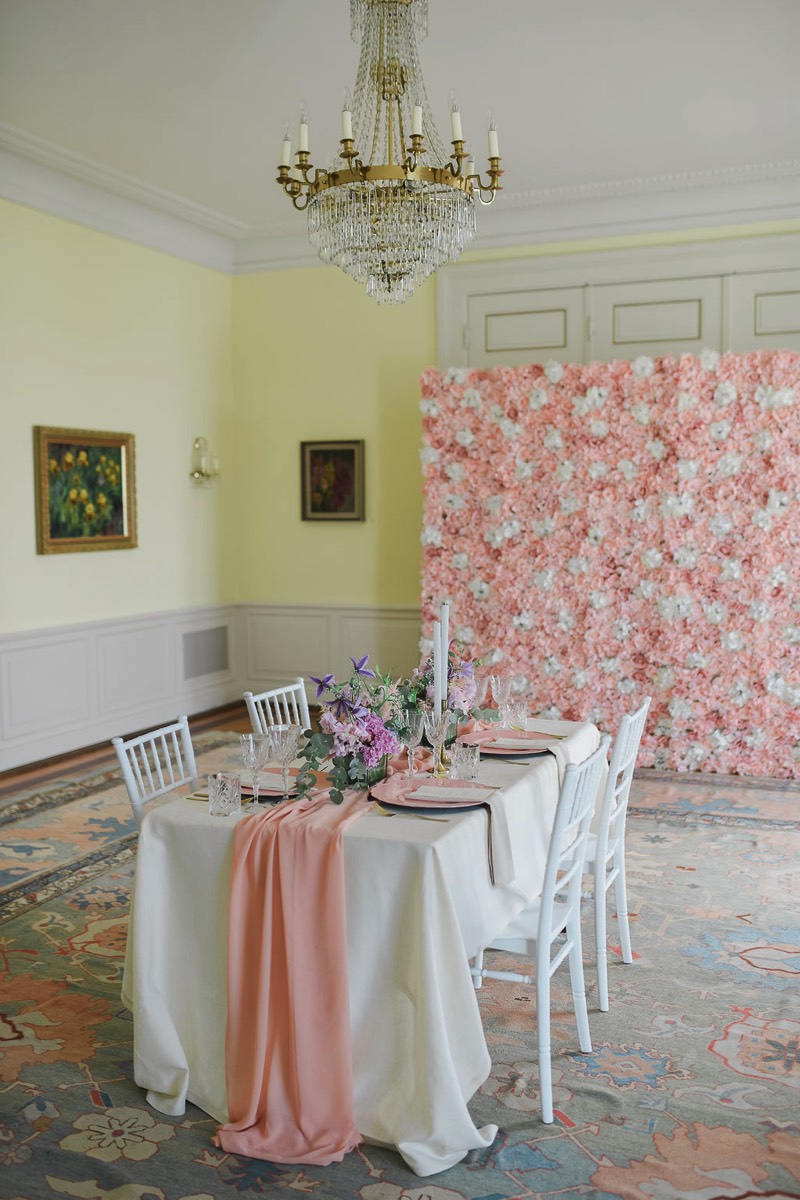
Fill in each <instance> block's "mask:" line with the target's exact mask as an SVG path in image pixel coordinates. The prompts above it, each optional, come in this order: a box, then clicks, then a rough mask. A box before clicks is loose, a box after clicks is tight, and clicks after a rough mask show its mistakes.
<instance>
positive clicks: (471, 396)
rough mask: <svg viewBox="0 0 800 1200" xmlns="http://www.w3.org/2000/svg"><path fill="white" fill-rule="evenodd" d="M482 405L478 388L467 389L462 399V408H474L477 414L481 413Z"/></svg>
mask: <svg viewBox="0 0 800 1200" xmlns="http://www.w3.org/2000/svg"><path fill="white" fill-rule="evenodd" d="M482 404H483V400H482V399H481V394H480V392H479V391H478V389H477V388H467V389H466V391H465V392H464V395H463V396H462V397H461V407H462V408H474V409H475V411H476V412H479V411H480V409H481V406H482Z"/></svg>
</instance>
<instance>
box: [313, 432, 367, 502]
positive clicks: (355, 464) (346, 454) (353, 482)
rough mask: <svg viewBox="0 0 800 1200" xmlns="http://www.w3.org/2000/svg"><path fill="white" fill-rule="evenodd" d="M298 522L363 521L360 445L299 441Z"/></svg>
mask: <svg viewBox="0 0 800 1200" xmlns="http://www.w3.org/2000/svg"><path fill="white" fill-rule="evenodd" d="M300 460H301V474H302V519H303V520H304V521H363V520H364V443H363V441H350V442H342V441H338V442H301V443H300Z"/></svg>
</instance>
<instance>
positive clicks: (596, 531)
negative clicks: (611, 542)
mask: <svg viewBox="0 0 800 1200" xmlns="http://www.w3.org/2000/svg"><path fill="white" fill-rule="evenodd" d="M605 536H606V535H605V533H604V531H603V530H602V529H601V528H600V526H599V525H592V526H591V528H590V529H589V530H588V532H587V534H586V540H587V542H590V543H591V545H592V546H599V545H600V543H601V542H602V540H603V538H604V537H605Z"/></svg>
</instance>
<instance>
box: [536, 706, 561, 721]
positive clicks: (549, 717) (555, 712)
mask: <svg viewBox="0 0 800 1200" xmlns="http://www.w3.org/2000/svg"><path fill="white" fill-rule="evenodd" d="M539 716H540V717H541V719H542V720H543V721H560V720H561V709H560V708H559V707H558V705H557V704H546V705H545V707H544V708H543V709H542V710H541V712H540V713H539Z"/></svg>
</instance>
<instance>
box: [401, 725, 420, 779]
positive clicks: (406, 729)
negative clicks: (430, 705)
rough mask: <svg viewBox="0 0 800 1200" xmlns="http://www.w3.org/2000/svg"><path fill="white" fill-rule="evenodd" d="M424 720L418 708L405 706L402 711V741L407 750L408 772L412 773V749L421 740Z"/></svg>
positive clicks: (414, 748) (413, 749)
mask: <svg viewBox="0 0 800 1200" xmlns="http://www.w3.org/2000/svg"><path fill="white" fill-rule="evenodd" d="M424 727H425V722H424V718H423V714H422V712H421V711H420V710H419V709H418V708H407V709H405V711H404V712H403V741H404V742H405V744H406V749H407V751H408V774H409V775H413V774H414V751H415V750H416V748H417V746H418V745H419V744H420V742H421V741H422V731H423V729H424Z"/></svg>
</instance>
